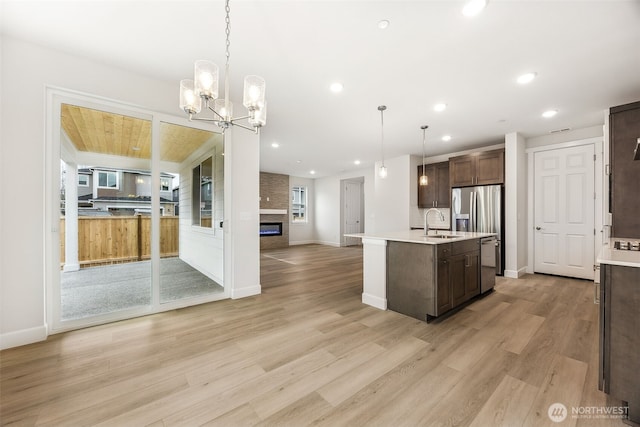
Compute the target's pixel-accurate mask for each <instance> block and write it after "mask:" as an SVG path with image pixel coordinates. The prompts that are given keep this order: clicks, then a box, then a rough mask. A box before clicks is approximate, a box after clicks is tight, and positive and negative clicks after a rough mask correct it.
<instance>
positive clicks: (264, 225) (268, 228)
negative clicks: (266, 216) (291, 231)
mask: <svg viewBox="0 0 640 427" xmlns="http://www.w3.org/2000/svg"><path fill="white" fill-rule="evenodd" d="M260 236H282V223H281V222H261V223H260Z"/></svg>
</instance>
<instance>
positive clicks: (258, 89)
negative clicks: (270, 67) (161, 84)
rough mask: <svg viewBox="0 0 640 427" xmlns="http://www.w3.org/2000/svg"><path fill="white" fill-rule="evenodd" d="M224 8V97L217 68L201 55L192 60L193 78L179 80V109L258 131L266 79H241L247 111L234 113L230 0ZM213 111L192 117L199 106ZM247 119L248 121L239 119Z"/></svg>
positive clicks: (263, 115)
mask: <svg viewBox="0 0 640 427" xmlns="http://www.w3.org/2000/svg"><path fill="white" fill-rule="evenodd" d="M225 10H226V19H225V22H226V24H227V25H226V31H225V32H226V36H227V37H226V45H225V46H226V48H225V54H226V63H225V75H224V94H223V95H224V98H220V96H219V91H218V87H219V83H220V69H219V67H218V66H217V65H216V64H215V63H213V62H212V61H208V60H205V59H200V60H197V61H195V64H194V76H193V80H188V79H185V80H181V81H180V109H182V110H183V111H184V112H185V113H186V114H188V115H189V120H203V121H209V122H213V123H214V124H216V125H218V126H219V127H221V128H222V129H223V132H224V130H225V129H227V128H229V127H230V126H239V127H241V128H244V129H247V130H251V131H254V132H256V133H257V132H258V131H259V129H260V128H261V127H262V126H264V125H265V124H266V123H267V102H266V100H265V88H266V85H265V81H264V79H263V78H262V77H259V76H254V75H249V76H246V77H245V79H244V95H243V98H242V105H244V107H245V108H246V109H247V114H246V115H244V116H241V117H235V118H234V117H233V103H232V102H231V101H230V94H229V57H230V55H229V46H230V41H229V36H230V34H231V31H230V24H231V20H230V18H229V12H230V9H229V0H226V2H225ZM203 104H204V109H205V110H206V111H208V112H211V113H212V114H213V117H210V118H207V117H195V116H196V115H197V114H199V113H200V112H202V109H203V108H202V107H203ZM242 120H246V121H247V123H248V125H245V124H243V123H239V121H242Z"/></svg>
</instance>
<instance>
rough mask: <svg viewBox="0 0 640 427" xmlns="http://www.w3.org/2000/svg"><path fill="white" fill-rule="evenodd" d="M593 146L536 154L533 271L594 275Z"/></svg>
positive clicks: (567, 274) (575, 275) (565, 274)
mask: <svg viewBox="0 0 640 427" xmlns="http://www.w3.org/2000/svg"><path fill="white" fill-rule="evenodd" d="M594 154H595V149H594V146H593V145H582V146H577V147H568V148H559V149H555V150H549V151H541V152H537V153H535V157H534V171H535V174H534V176H535V178H534V227H535V231H534V236H535V237H534V246H535V250H534V271H535V272H536V273H547V274H557V275H561V276H569V277H577V278H582V279H593V263H594V238H595V236H594V230H595V225H594V224H595V223H594V212H595V197H594V195H595V193H594V170H595V163H594Z"/></svg>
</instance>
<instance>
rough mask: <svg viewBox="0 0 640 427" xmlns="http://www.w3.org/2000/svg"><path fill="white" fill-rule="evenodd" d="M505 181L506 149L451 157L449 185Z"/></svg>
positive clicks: (463, 185)
mask: <svg viewBox="0 0 640 427" xmlns="http://www.w3.org/2000/svg"><path fill="white" fill-rule="evenodd" d="M502 183H504V150H503V149H500V150H491V151H484V152H480V153H473V154H467V155H464V156H458V157H452V158H451V159H449V185H450V186H451V187H468V186H471V185H488V184H502Z"/></svg>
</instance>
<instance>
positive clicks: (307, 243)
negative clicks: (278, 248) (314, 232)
mask: <svg viewBox="0 0 640 427" xmlns="http://www.w3.org/2000/svg"><path fill="white" fill-rule="evenodd" d="M314 243H317V242H316V241H315V240H296V241H295V242H289V246H297V245H313V244H314Z"/></svg>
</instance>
